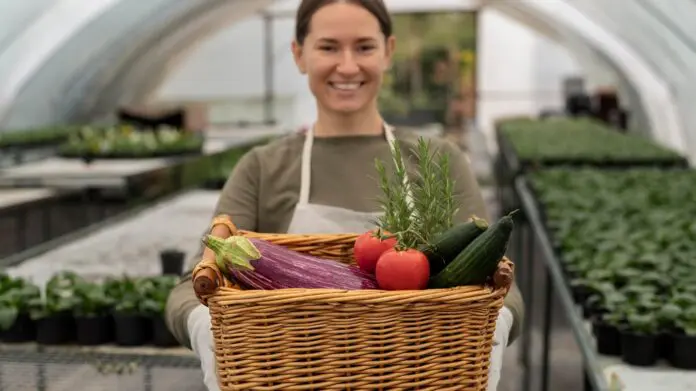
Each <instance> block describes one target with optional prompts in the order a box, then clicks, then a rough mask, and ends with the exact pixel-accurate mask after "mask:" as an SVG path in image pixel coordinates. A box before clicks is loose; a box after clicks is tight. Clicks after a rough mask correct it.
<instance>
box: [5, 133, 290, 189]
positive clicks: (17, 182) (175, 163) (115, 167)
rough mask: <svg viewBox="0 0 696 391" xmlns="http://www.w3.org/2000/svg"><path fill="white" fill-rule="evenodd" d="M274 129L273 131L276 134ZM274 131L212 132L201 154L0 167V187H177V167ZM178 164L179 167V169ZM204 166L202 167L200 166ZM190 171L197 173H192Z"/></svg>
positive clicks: (191, 165) (50, 161) (53, 160)
mask: <svg viewBox="0 0 696 391" xmlns="http://www.w3.org/2000/svg"><path fill="white" fill-rule="evenodd" d="M278 133H279V131H276V132H275V134H278ZM271 134H274V133H272V132H269V131H268V130H266V131H264V132H255V131H254V130H253V129H250V130H248V131H246V132H243V133H242V132H230V133H221V132H215V133H214V134H213V135H212V136H211V137H208V139H207V140H206V142H205V145H204V147H203V154H202V156H201V155H187V156H180V157H169V158H151V159H103V160H99V159H97V160H94V161H93V162H91V163H89V164H87V163H85V162H84V161H82V159H68V158H59V157H53V158H48V159H44V160H41V161H36V162H32V163H28V164H23V165H20V166H14V167H10V168H6V169H3V170H0V187H49V188H60V189H75V188H79V189H82V188H92V189H101V190H111V191H130V190H131V189H134V188H138V189H137V190H138V191H144V192H147V191H148V189H147V188H152V187H172V186H173V187H181V186H180V183H173V182H183V181H185V179H182V178H181V176H184V175H185V174H183V173H182V172H181V171H182V170H183V169H186V168H191V169H197V168H198V167H194V166H195V165H196V164H198V163H201V162H207V158H211V157H214V156H218V155H221V154H224V153H225V152H226V151H229V150H231V149H235V148H237V147H240V146H244V145H248V144H250V143H254V142H256V141H259V140H261V139H265V138H266V137H268V136H269V135H271ZM179 168H180V169H179ZM201 169H202V170H205V169H206V167H205V166H203V167H202V168H201ZM193 174H194V175H195V174H197V173H193Z"/></svg>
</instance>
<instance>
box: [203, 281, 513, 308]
mask: <svg viewBox="0 0 696 391" xmlns="http://www.w3.org/2000/svg"><path fill="white" fill-rule="evenodd" d="M506 295H507V288H506V287H499V288H494V287H492V286H487V285H484V286H481V285H467V286H459V287H453V288H441V289H423V290H393V291H390V290H382V289H356V290H344V289H326V288H283V289H273V290H260V289H249V290H240V289H237V288H233V287H219V288H218V289H217V290H216V291H215V293H213V294H211V295H209V296H207V297H206V299H207V301H208V302H209V303H210V302H216V303H218V304H222V305H224V302H230V304H232V303H234V304H254V303H263V304H267V305H271V304H278V305H280V304H291V303H292V304H297V303H325V304H328V303H332V304H345V303H351V304H365V305H369V304H374V305H377V304H390V305H399V304H416V303H420V304H450V305H451V304H472V303H475V302H482V303H486V302H494V301H496V300H498V299H503V298H504V297H505V296H506Z"/></svg>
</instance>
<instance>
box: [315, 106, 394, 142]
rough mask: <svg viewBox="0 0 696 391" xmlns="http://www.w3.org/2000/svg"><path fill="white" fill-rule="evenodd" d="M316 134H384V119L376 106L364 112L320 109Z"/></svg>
mask: <svg viewBox="0 0 696 391" xmlns="http://www.w3.org/2000/svg"><path fill="white" fill-rule="evenodd" d="M318 112H319V115H318V117H317V123H316V124H315V126H314V135H315V136H318V137H337V136H367V135H378V134H382V131H383V125H384V120H383V119H382V116H381V115H380V114H379V112H378V111H377V109H376V108H373V109H369V110H367V111H366V112H363V113H355V114H346V115H344V114H340V113H331V112H327V111H324V110H321V108H320V109H319V110H318Z"/></svg>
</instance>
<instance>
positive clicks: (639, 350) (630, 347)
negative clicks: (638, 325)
mask: <svg viewBox="0 0 696 391" xmlns="http://www.w3.org/2000/svg"><path fill="white" fill-rule="evenodd" d="M657 343H658V336H656V335H640V334H634V333H631V332H621V359H622V360H623V361H624V362H625V363H627V364H630V365H635V366H641V367H649V366H652V365H655V362H656V361H657V359H658V358H659V354H658V346H657Z"/></svg>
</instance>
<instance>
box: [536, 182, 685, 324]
mask: <svg viewBox="0 0 696 391" xmlns="http://www.w3.org/2000/svg"><path fill="white" fill-rule="evenodd" d="M528 177H529V178H530V181H531V184H532V188H533V191H534V193H535V195H536V197H537V199H538V201H539V204H540V205H541V207H542V210H543V215H544V220H545V223H546V227H547V230H548V231H549V234H550V235H551V237H552V238H553V241H554V242H555V243H556V244H557V250H558V252H559V258H560V259H561V261H562V262H563V264H564V270H566V271H569V272H571V273H572V275H573V280H572V281H571V284H572V285H573V286H574V287H577V286H582V287H584V288H586V290H587V293H589V294H590V295H592V294H596V295H599V294H601V295H599V296H597V297H596V298H592V302H591V303H590V304H592V305H595V304H596V305H603V306H605V305H607V303H605V300H606V298H605V297H606V292H610V291H611V290H609V289H607V286H610V287H611V288H612V289H613V290H614V293H612V295H616V297H619V296H618V295H621V297H623V298H624V299H625V303H624V304H623V305H621V306H619V307H620V308H619V307H616V306H615V308H613V309H610V311H615V312H616V313H617V315H616V319H620V318H623V319H625V321H626V322H628V319H629V315H630V316H632V317H634V318H635V314H651V313H652V314H653V318H654V319H655V321H654V323H651V325H655V327H657V328H658V329H660V330H662V331H671V330H674V329H675V328H679V329H684V328H685V327H686V328H688V327H687V325H688V324H689V323H688V322H689V321H688V318H685V315H683V313H682V314H681V315H679V313H678V311H677V308H680V309H682V311H684V310H685V309H687V308H690V307H696V263H694V262H693V260H694V259H696V223H694V219H693V216H696V203H694V202H693V189H694V188H696V171H692V170H658V169H647V168H646V169H630V170H621V171H618V170H616V171H609V170H599V169H575V170H571V169H562V168H554V169H543V170H539V171H535V172H533V173H530V174H529V176H528ZM610 301H613V300H610ZM608 316H609V317H610V318H611V317H612V316H613V315H611V314H610V315H608ZM638 319H641V318H638ZM685 319H687V320H685ZM636 322H637V321H635V322H634V323H635V324H636V325H637V323H636ZM678 324H679V325H678ZM636 327H638V325H637V326H636ZM651 327H652V326H651ZM689 327H690V326H689Z"/></svg>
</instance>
